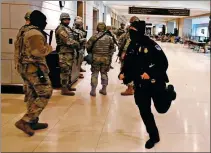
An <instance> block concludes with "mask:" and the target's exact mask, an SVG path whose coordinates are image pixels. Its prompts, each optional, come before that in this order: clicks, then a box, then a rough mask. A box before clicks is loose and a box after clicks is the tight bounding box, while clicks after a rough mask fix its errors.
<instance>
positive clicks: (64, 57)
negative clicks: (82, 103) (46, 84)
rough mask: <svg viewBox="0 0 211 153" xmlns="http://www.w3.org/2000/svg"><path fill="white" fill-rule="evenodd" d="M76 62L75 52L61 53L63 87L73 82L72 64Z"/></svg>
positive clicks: (60, 63) (60, 64)
mask: <svg viewBox="0 0 211 153" xmlns="http://www.w3.org/2000/svg"><path fill="white" fill-rule="evenodd" d="M73 62H74V53H60V54H59V66H60V69H61V72H60V79H61V85H62V87H64V88H66V87H68V86H69V84H70V82H71V73H72V66H73Z"/></svg>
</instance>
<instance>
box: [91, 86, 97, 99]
mask: <svg viewBox="0 0 211 153" xmlns="http://www.w3.org/2000/svg"><path fill="white" fill-rule="evenodd" d="M90 95H91V96H93V97H96V87H92V89H91V92H90Z"/></svg>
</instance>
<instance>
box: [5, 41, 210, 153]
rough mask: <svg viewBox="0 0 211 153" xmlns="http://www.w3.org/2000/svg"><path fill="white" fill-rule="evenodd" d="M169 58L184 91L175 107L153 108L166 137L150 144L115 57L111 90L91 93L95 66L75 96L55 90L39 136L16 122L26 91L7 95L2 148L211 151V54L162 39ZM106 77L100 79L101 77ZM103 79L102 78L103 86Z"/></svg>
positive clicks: (173, 75)
mask: <svg viewBox="0 0 211 153" xmlns="http://www.w3.org/2000/svg"><path fill="white" fill-rule="evenodd" d="M159 44H160V45H161V47H162V48H163V50H164V51H165V53H166V55H167V57H168V60H169V69H168V74H169V78H170V81H171V83H172V84H174V85H175V88H176V91H177V94H178V97H177V99H176V101H175V102H174V103H173V105H172V107H171V109H170V110H169V112H168V113H167V114H165V115H161V114H158V113H157V112H156V111H155V109H154V106H152V109H153V113H154V114H155V119H156V122H157V125H158V128H159V131H160V136H161V141H160V143H158V144H157V145H156V146H155V147H154V148H153V149H151V150H146V149H145V148H144V144H145V141H146V140H148V135H147V133H146V131H145V127H144V124H143V122H142V120H141V118H140V116H139V112H138V109H137V108H136V105H135V103H134V99H133V96H129V97H122V96H121V95H120V92H121V91H123V90H125V86H124V85H122V84H121V81H119V80H118V79H117V75H118V73H119V64H118V63H115V60H116V57H114V60H113V64H112V65H113V66H114V67H115V68H114V69H113V70H111V71H110V72H109V86H108V95H107V96H103V95H100V94H99V93H98V94H97V97H96V98H92V97H90V95H89V91H90V74H91V73H90V66H88V65H87V66H86V70H87V72H86V73H85V74H84V75H85V79H83V80H79V81H78V82H77V83H76V85H75V86H76V87H77V92H76V96H74V97H65V96H61V95H60V92H59V91H58V90H57V91H56V90H55V91H54V94H53V97H52V99H51V100H50V102H49V104H48V106H47V107H46V109H45V110H44V112H43V113H42V114H41V116H40V119H41V121H44V122H48V123H49V128H48V129H47V130H41V131H37V132H36V134H35V135H34V136H33V137H28V136H26V135H25V134H24V133H23V132H22V131H20V130H18V129H16V128H15V126H14V123H15V122H16V121H17V120H18V119H20V118H21V116H22V115H23V113H24V112H25V105H24V103H23V98H24V96H23V95H7V94H2V95H1V128H2V130H1V151H2V152H85V151H87V152H112V151H116V152H145V151H150V152H209V151H210V57H209V56H207V55H205V54H203V53H194V52H192V50H190V49H187V48H184V47H183V46H182V45H179V44H169V43H159ZM99 82H100V80H99ZM100 87H101V85H100V84H99V86H98V89H97V90H99V89H100Z"/></svg>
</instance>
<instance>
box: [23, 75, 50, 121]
mask: <svg viewBox="0 0 211 153" xmlns="http://www.w3.org/2000/svg"><path fill="white" fill-rule="evenodd" d="M21 77H22V79H23V80H24V92H25V99H24V101H25V102H26V106H27V112H26V114H25V115H24V116H23V117H22V120H24V121H26V122H33V121H34V120H36V119H37V117H39V115H40V114H41V112H42V111H43V110H44V108H45V107H46V105H47V104H48V101H49V99H50V98H51V96H52V91H53V89H52V87H51V82H50V79H49V76H48V74H47V73H46V74H45V78H46V80H47V81H46V82H45V83H42V82H40V80H39V78H38V76H37V74H36V73H22V74H21Z"/></svg>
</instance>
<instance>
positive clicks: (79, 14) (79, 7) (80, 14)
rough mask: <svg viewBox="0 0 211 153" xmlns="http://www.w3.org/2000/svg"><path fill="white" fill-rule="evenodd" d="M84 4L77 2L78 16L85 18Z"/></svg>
mask: <svg viewBox="0 0 211 153" xmlns="http://www.w3.org/2000/svg"><path fill="white" fill-rule="evenodd" d="M83 10H84V8H83V2H81V1H77V16H80V17H82V18H83Z"/></svg>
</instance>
